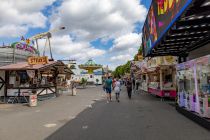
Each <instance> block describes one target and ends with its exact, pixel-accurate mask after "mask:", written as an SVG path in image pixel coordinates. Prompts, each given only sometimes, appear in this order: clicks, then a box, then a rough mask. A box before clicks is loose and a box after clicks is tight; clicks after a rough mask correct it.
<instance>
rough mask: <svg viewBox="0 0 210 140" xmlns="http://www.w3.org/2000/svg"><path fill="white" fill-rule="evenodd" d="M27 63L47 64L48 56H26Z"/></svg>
mask: <svg viewBox="0 0 210 140" xmlns="http://www.w3.org/2000/svg"><path fill="white" fill-rule="evenodd" d="M28 64H29V65H37V64H48V57H47V56H43V57H38V56H32V57H29V58H28Z"/></svg>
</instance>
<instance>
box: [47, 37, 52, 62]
mask: <svg viewBox="0 0 210 140" xmlns="http://www.w3.org/2000/svg"><path fill="white" fill-rule="evenodd" d="M47 39H48V43H49V47H50V57H51V59H52V60H53V56H52V48H51V44H50V38H49V37H48V38H47Z"/></svg>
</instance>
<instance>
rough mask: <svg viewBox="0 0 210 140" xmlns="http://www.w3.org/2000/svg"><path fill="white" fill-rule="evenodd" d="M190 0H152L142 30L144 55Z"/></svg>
mask: <svg viewBox="0 0 210 140" xmlns="http://www.w3.org/2000/svg"><path fill="white" fill-rule="evenodd" d="M191 2H192V0H153V1H152V4H151V6H150V9H149V12H148V15H147V18H146V21H145V23H144V27H143V29H142V32H143V47H144V49H143V50H144V52H143V53H144V56H147V55H148V54H149V53H150V50H151V49H152V48H153V47H154V46H155V45H156V42H158V40H159V39H161V37H162V36H163V35H164V33H165V32H166V31H167V30H168V29H169V28H170V27H171V26H172V25H173V23H174V22H175V20H176V19H177V18H178V17H179V16H180V15H181V13H182V12H183V11H184V10H185V9H186V7H187V6H188V5H189V4H190V3H191Z"/></svg>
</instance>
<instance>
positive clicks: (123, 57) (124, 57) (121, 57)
mask: <svg viewBox="0 0 210 140" xmlns="http://www.w3.org/2000/svg"><path fill="white" fill-rule="evenodd" d="M131 59H132V56H131V55H129V54H124V55H118V56H113V57H111V58H110V60H111V61H112V62H119V61H123V62H126V61H128V60H131Z"/></svg>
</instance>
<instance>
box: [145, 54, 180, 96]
mask: <svg viewBox="0 0 210 140" xmlns="http://www.w3.org/2000/svg"><path fill="white" fill-rule="evenodd" d="M176 63H177V59H176V57H173V56H165V57H155V58H151V59H149V60H148V62H147V67H148V69H147V75H148V92H149V93H150V94H154V95H156V96H159V97H170V98H175V97H176V69H175V64H176Z"/></svg>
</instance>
